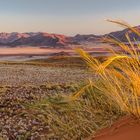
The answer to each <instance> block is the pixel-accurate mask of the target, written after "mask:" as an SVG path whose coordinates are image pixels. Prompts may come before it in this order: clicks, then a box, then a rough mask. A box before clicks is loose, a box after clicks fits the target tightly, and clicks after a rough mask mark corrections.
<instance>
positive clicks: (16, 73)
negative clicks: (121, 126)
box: [0, 21, 140, 140]
mask: <svg viewBox="0 0 140 140" xmlns="http://www.w3.org/2000/svg"><path fill="white" fill-rule="evenodd" d="M111 22H114V21H111ZM115 23H117V24H120V25H123V26H125V27H127V28H129V29H130V30H131V31H133V32H134V33H135V34H137V35H138V36H140V33H139V32H138V31H137V30H136V29H135V28H132V27H131V26H129V25H127V24H124V23H123V24H122V23H121V22H115ZM126 38H127V40H128V42H129V45H127V44H125V43H123V42H121V41H119V40H115V39H112V38H104V41H105V42H109V43H113V44H116V45H117V46H118V47H120V48H121V50H123V51H121V52H119V53H118V52H115V51H114V50H110V51H111V52H112V55H111V56H106V57H105V58H102V57H93V56H91V55H89V54H88V53H86V52H85V51H83V50H82V49H77V50H76V51H77V53H78V54H79V55H80V57H81V58H82V60H81V58H79V57H73V58H71V57H56V58H55V57H53V59H52V58H51V59H48V60H34V61H28V62H22V63H21V62H20V63H16V62H1V65H0V66H1V67H0V71H1V72H0V74H2V75H1V76H0V83H1V87H0V119H1V121H0V128H1V131H0V135H1V138H2V139H8V138H9V139H11V140H14V139H20V140H25V139H27V140H28V139H33V140H34V139H37V140H39V139H40V140H43V139H45V140H47V139H48V140H49V139H58V140H80V139H93V138H94V136H95V134H96V132H97V131H98V130H101V129H102V128H105V127H109V126H111V125H112V124H113V122H114V121H116V120H118V119H119V118H121V117H122V116H126V115H130V116H132V117H135V118H137V119H139V118H140V102H139V100H140V99H139V96H140V93H139V88H140V61H139V49H140V47H139V45H137V46H134V44H133V42H132V40H130V38H129V35H128V34H126ZM134 40H135V39H134ZM75 60H76V61H75ZM83 61H84V62H83ZM67 62H70V64H69V65H67V66H66V65H65V64H66V63H67ZM73 63H74V64H73ZM49 64H50V65H49ZM52 65H54V66H52Z"/></svg>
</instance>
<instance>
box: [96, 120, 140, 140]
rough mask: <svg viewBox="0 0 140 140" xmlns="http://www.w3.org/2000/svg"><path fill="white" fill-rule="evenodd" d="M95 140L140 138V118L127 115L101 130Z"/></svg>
mask: <svg viewBox="0 0 140 140" xmlns="http://www.w3.org/2000/svg"><path fill="white" fill-rule="evenodd" d="M94 140H140V120H138V119H136V118H133V117H125V118H123V119H121V120H119V121H117V122H116V123H114V124H113V125H112V126H111V127H110V128H105V129H103V130H101V131H99V132H98V133H97V134H96V136H95V138H94Z"/></svg>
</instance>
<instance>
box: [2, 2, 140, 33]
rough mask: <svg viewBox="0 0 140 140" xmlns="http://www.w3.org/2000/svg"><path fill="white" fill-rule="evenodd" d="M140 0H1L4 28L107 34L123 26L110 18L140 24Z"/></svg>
mask: <svg viewBox="0 0 140 140" xmlns="http://www.w3.org/2000/svg"><path fill="white" fill-rule="evenodd" d="M139 15H140V0H0V32H16V31H17V32H36V31H44V32H50V33H60V34H66V35H74V34H77V33H80V34H89V33H93V34H104V33H108V32H111V31H115V30H120V29H121V28H120V27H119V26H117V25H114V24H112V23H108V22H107V21H106V19H115V20H121V19H122V20H125V21H127V22H129V23H130V24H132V25H140V18H139Z"/></svg>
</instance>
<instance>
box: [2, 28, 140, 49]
mask: <svg viewBox="0 0 140 140" xmlns="http://www.w3.org/2000/svg"><path fill="white" fill-rule="evenodd" d="M135 28H136V29H137V30H138V31H140V26H136V27H135ZM126 33H128V34H129V36H130V39H131V41H133V40H134V38H135V39H136V40H137V41H140V37H139V36H138V35H136V34H135V33H133V32H132V31H131V30H130V29H124V30H122V31H116V32H111V33H109V34H105V35H94V34H90V35H80V34H77V35H76V36H73V37H69V36H65V35H60V34H49V33H43V32H37V33H32V32H29V33H17V32H13V33H0V46H11V47H16V46H43V47H61V48H62V47H67V46H69V45H81V44H83V43H96V42H99V41H101V40H102V37H113V38H116V39H118V40H120V41H123V42H127V39H126V36H125V34H126Z"/></svg>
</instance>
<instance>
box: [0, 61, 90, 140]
mask: <svg viewBox="0 0 140 140" xmlns="http://www.w3.org/2000/svg"><path fill="white" fill-rule="evenodd" d="M91 77H92V75H91V74H89V73H88V72H87V71H86V70H85V69H82V68H69V67H68V68H64V67H63V68H62V67H57V68H56V67H43V66H32V65H9V64H1V65H0V138H3V139H4V140H16V139H17V140H25V139H27V140H41V139H45V140H47V135H48V134H49V133H50V132H51V130H50V126H48V125H47V124H46V123H43V122H41V121H40V120H38V119H37V118H36V117H34V116H33V114H32V113H31V112H30V113H29V112H28V110H26V108H25V106H24V105H23V104H26V103H27V104H28V103H32V102H36V101H37V100H40V99H42V98H45V97H47V96H51V95H52V94H54V93H71V92H73V90H72V89H71V87H70V85H72V84H76V83H81V82H84V79H88V78H91ZM38 115H39V114H38Z"/></svg>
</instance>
